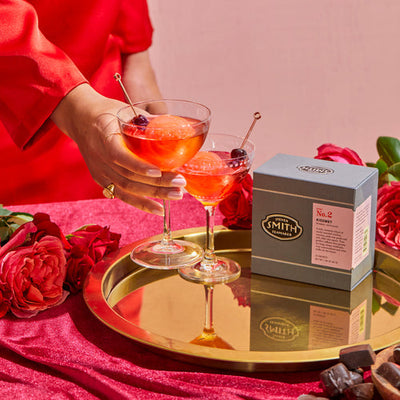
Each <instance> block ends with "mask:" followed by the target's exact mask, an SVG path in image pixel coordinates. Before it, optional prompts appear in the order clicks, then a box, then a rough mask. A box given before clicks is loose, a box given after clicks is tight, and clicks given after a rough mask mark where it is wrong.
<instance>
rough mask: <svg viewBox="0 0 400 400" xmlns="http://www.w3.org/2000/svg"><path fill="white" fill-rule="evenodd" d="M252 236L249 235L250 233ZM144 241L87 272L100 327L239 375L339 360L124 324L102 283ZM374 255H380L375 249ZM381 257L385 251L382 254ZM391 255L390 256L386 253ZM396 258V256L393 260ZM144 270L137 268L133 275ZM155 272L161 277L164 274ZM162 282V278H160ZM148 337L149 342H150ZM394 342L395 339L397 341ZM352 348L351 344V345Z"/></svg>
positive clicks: (382, 341)
mask: <svg viewBox="0 0 400 400" xmlns="http://www.w3.org/2000/svg"><path fill="white" fill-rule="evenodd" d="M204 229H205V228H204V227H199V228H190V229H183V230H179V231H174V232H173V235H174V237H175V238H180V237H183V236H187V235H195V234H201V233H204ZM219 232H233V233H234V232H243V230H230V229H228V228H226V227H225V226H222V225H220V226H216V227H215V233H216V234H218V233H219ZM250 232H251V231H250ZM160 238H161V235H156V236H153V237H152V239H160ZM143 240H147V239H142V240H138V241H135V242H133V243H131V244H128V245H126V246H123V247H122V248H121V249H119V250H118V251H117V252H115V253H113V254H112V255H110V256H109V257H107V258H106V259H104V260H103V261H102V262H100V263H98V264H97V265H95V266H94V267H93V268H92V270H91V271H90V272H89V274H88V276H87V279H86V281H85V284H84V287H83V298H84V301H85V303H86V305H87V307H88V308H89V310H90V311H91V312H92V314H93V315H94V316H95V317H97V318H98V319H99V320H100V321H101V322H102V323H103V324H105V325H106V326H108V327H109V328H111V329H113V330H114V331H116V332H118V333H119V334H121V335H123V336H126V337H128V338H130V339H132V340H133V341H135V342H137V343H139V344H140V345H143V346H145V347H147V348H148V349H150V350H153V351H155V352H157V353H160V354H162V355H166V356H168V357H170V358H173V359H177V360H180V361H185V362H190V363H192V364H198V365H203V366H207V367H213V368H218V369H228V370H235V371H241V372H284V371H287V372H289V371H298V370H299V369H301V370H312V369H319V368H321V367H325V366H329V365H331V364H332V363H334V362H335V361H336V360H337V359H338V357H339V351H340V349H341V348H343V347H348V346H349V345H345V346H343V345H342V346H336V347H329V348H324V349H313V350H301V351H277V352H267V351H250V350H248V351H245V350H228V349H217V348H209V347H204V346H199V345H195V344H190V343H186V342H183V341H181V340H177V339H173V338H167V337H164V336H162V335H159V334H155V333H152V332H149V331H146V330H144V329H143V328H141V327H139V326H137V325H134V324H133V323H131V322H128V321H126V320H125V319H124V318H123V317H122V316H120V315H119V314H118V313H117V312H115V311H114V310H113V309H112V308H111V307H110V305H109V303H108V302H107V299H106V298H105V296H104V291H103V290H104V282H105V279H106V278H107V276H108V274H109V273H110V271H111V270H112V268H113V267H114V266H115V265H116V264H117V263H118V262H119V261H120V260H121V259H122V258H124V257H129V253H130V252H131V251H132V249H133V248H134V247H135V246H136V245H137V244H138V243H140V242H142V241H143ZM377 251H381V250H380V249H377ZM382 252H383V253H384V250H382ZM387 254H388V255H391V254H390V252H388V253H387ZM393 257H395V256H393ZM144 269H145V268H143V267H140V266H136V268H135V271H136V270H137V271H140V270H144ZM153 271H158V272H159V273H160V274H162V273H163V272H165V271H160V270H153ZM161 279H162V278H161ZM149 337H150V338H151V339H152V340H151V341H150V340H149ZM396 338H397V339H396ZM398 338H400V327H399V328H396V329H395V330H393V331H391V332H389V333H386V334H384V335H381V336H378V337H376V338H372V339H368V340H364V341H361V342H358V343H356V344H364V343H367V344H370V345H371V346H372V347H373V348H374V349H375V350H376V351H379V350H382V349H384V348H387V347H390V346H392V345H394V344H396V343H397V342H398V341H399V339H398ZM353 345H354V344H353Z"/></svg>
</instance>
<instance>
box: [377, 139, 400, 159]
mask: <svg viewBox="0 0 400 400" xmlns="http://www.w3.org/2000/svg"><path fill="white" fill-rule="evenodd" d="M376 147H377V150H378V154H379V156H380V157H381V158H382V159H383V160H384V161H385V162H386V164H387V165H388V166H391V165H392V164H396V163H398V162H400V140H399V139H397V138H394V137H389V136H380V137H379V138H378V140H377V142H376Z"/></svg>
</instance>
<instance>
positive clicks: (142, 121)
mask: <svg viewBox="0 0 400 400" xmlns="http://www.w3.org/2000/svg"><path fill="white" fill-rule="evenodd" d="M132 123H133V124H135V125H138V126H141V127H146V126H147V125H148V124H149V120H148V119H147V118H146V117H145V116H144V115H143V114H139V115H137V116H136V117H133V119H132Z"/></svg>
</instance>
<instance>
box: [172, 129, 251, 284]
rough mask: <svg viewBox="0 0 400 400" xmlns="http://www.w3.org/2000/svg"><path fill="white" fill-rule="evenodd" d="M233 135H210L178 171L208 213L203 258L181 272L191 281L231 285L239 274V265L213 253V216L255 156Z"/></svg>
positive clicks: (243, 175)
mask: <svg viewBox="0 0 400 400" xmlns="http://www.w3.org/2000/svg"><path fill="white" fill-rule="evenodd" d="M241 142H242V139H241V138H240V137H237V136H233V135H224V134H209V135H208V136H207V139H206V142H205V143H204V145H203V147H202V149H201V150H200V151H199V152H198V153H197V154H196V155H195V156H194V157H193V158H192V159H191V160H190V161H188V162H187V163H186V164H185V165H183V166H182V167H181V168H179V172H180V173H181V174H182V175H183V176H184V177H185V179H186V182H187V185H186V190H187V191H188V192H189V193H190V194H191V195H192V196H193V197H195V198H196V199H197V200H199V201H200V202H201V203H202V204H203V206H204V208H205V210H206V214H207V235H206V238H207V243H206V249H205V252H204V257H203V259H202V260H201V262H199V263H197V264H196V265H194V266H193V267H183V268H180V269H179V273H180V275H181V276H182V277H183V278H185V279H188V280H191V281H196V282H199V283H204V284H215V283H222V282H229V281H232V280H234V279H236V278H237V277H238V276H239V275H240V265H239V264H238V263H236V262H235V261H233V260H230V259H228V258H222V257H217V256H216V255H215V252H214V215H215V210H216V207H217V205H218V204H219V203H220V202H221V201H222V200H224V199H225V198H226V197H227V196H229V194H231V193H232V191H233V190H234V188H235V185H236V184H237V183H238V182H240V181H241V180H242V179H243V178H244V177H245V176H246V174H247V173H248V171H249V169H250V167H251V164H252V161H253V156H254V145H253V143H251V142H250V141H247V142H246V144H245V145H244V146H243V148H239V146H240V145H241Z"/></svg>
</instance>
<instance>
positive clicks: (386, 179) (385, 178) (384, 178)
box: [378, 170, 398, 187]
mask: <svg viewBox="0 0 400 400" xmlns="http://www.w3.org/2000/svg"><path fill="white" fill-rule="evenodd" d="M388 171H389V170H387V171H386V172H384V173H383V174H382V175H380V177H379V182H378V186H379V187H381V186H383V185H384V184H386V183H387V184H390V182H397V181H398V179H397V178H396V177H395V176H393V175H392V174H390V173H389V172H388Z"/></svg>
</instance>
